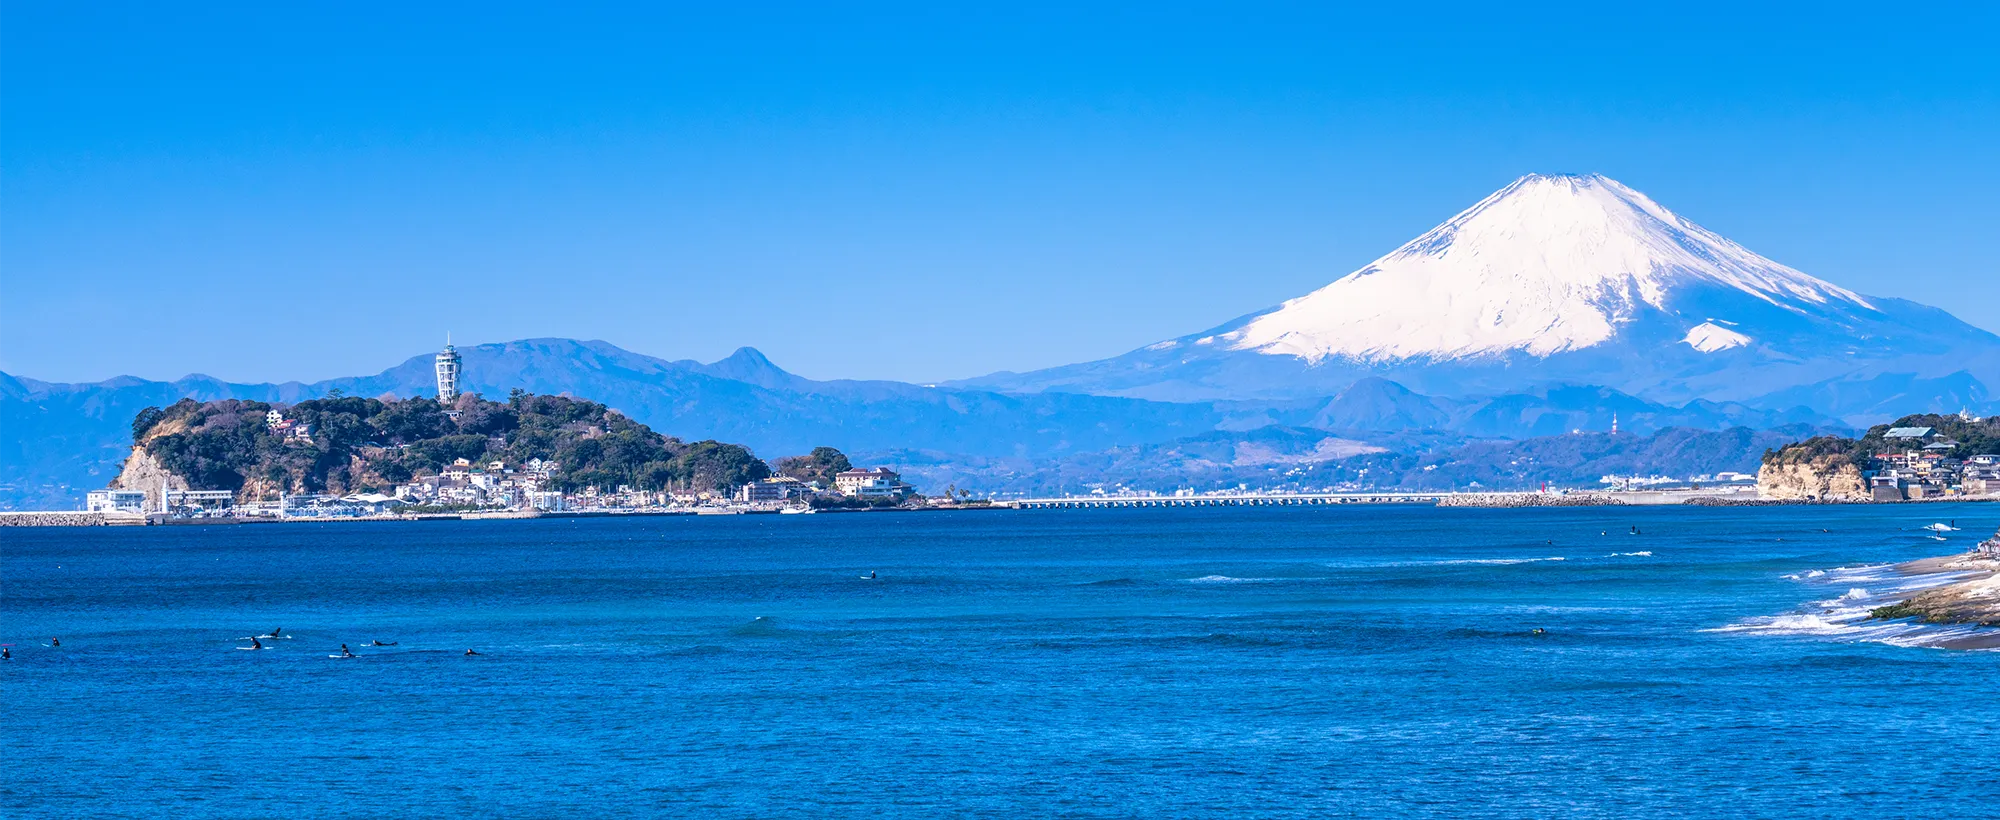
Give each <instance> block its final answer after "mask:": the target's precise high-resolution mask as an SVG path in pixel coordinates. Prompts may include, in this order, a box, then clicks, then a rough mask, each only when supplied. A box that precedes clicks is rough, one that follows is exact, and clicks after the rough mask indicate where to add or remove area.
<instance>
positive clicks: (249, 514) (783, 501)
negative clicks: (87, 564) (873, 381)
mask: <svg viewBox="0 0 2000 820" xmlns="http://www.w3.org/2000/svg"><path fill="white" fill-rule="evenodd" d="M302 435H310V433H309V432H306V433H302ZM560 469H561V465H560V464H558V463H556V462H554V461H544V460H542V459H533V460H531V461H529V462H528V463H526V464H523V465H520V466H519V468H518V469H517V468H514V467H509V466H508V465H507V464H505V463H504V462H500V461H491V462H487V463H484V464H474V463H472V462H471V461H469V460H467V459H463V458H461V459H458V460H456V461H454V462H453V463H452V464H451V465H449V466H447V467H445V468H444V469H443V470H440V471H439V472H438V474H437V475H430V476H421V477H418V478H417V479H415V480H413V481H410V482H408V483H406V484H402V485H399V486H397V487H396V488H395V490H394V494H384V493H351V494H348V495H341V496H336V495H319V494H298V495H289V494H288V495H282V496H280V497H279V498H278V499H277V500H275V501H252V502H245V503H240V504H239V503H236V500H235V496H234V494H233V493H231V492H230V491H228V490H174V489H165V488H162V490H160V491H159V492H158V493H149V492H147V491H146V490H127V489H110V490H93V491H91V492H90V493H89V494H88V495H87V496H86V500H85V503H86V509H88V510H89V511H91V512H104V513H114V514H132V515H149V514H165V515H170V516H176V517H186V518H194V517H231V518H357V517H363V516H371V515H384V514H390V513H394V512H396V511H398V509H400V508H407V507H419V508H421V507H451V508H457V509H483V510H512V511H523V512H525V511H540V512H565V511H577V512H588V511H593V510H602V511H613V510H623V511H636V510H651V511H662V512H666V511H675V510H688V511H693V510H696V509H701V510H715V509H727V510H732V511H745V510H759V509H761V510H767V511H768V510H774V509H779V508H783V507H808V506H811V505H812V504H813V502H814V501H817V500H822V499H829V498H857V499H867V500H873V499H885V498H886V499H891V500H898V501H900V500H903V499H906V498H909V497H910V496H912V495H914V494H915V489H914V488H913V487H911V486H910V485H909V484H906V483H904V482H903V480H902V476H900V475H898V474H897V473H896V472H895V471H894V470H890V469H888V468H886V467H875V468H872V469H866V470H848V471H845V472H842V473H839V474H837V475H835V476H834V477H833V486H832V487H831V488H821V487H818V486H816V485H813V484H809V483H806V482H803V481H800V480H798V479H796V478H792V477H790V476H775V477H772V478H767V479H764V480H762V481H753V482H750V483H748V484H744V485H741V486H739V487H737V488H735V491H734V492H731V493H727V494H724V493H715V492H708V491H702V492H694V491H672V490H668V491H660V490H636V489H633V488H632V487H630V486H625V485H620V486H618V487H615V488H599V487H588V488H585V489H584V490H583V491H582V492H577V493H564V492H560V491H558V490H556V489H555V488H554V486H553V485H552V482H551V479H552V477H553V476H554V475H555V473H556V472H557V471H558V470H560Z"/></svg>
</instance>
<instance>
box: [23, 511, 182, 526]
mask: <svg viewBox="0 0 2000 820" xmlns="http://www.w3.org/2000/svg"><path fill="white" fill-rule="evenodd" d="M144 523H146V519H145V517H144V516H138V515H108V514H105V513H95V512H75V511H59V510H58V511H43V512H0V527H103V526H107V525H113V526H115V525H121V524H127V525H133V524H144Z"/></svg>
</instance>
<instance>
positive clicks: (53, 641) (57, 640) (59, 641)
mask: <svg viewBox="0 0 2000 820" xmlns="http://www.w3.org/2000/svg"><path fill="white" fill-rule="evenodd" d="M49 645H50V646H62V639H61V638H50V639H49Z"/></svg>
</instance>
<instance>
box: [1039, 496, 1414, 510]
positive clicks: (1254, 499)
mask: <svg viewBox="0 0 2000 820" xmlns="http://www.w3.org/2000/svg"><path fill="white" fill-rule="evenodd" d="M1450 495H1453V493H1229V494H1220V495H1149V496H1137V495H1135V496H1118V495H1106V496H1066V497H1062V498H1023V499H1020V500H1017V501H1011V502H1008V503H1009V504H1011V505H1013V506H1014V507H1016V508H1018V509H1024V510H1048V509H1081V508H1098V507H1293V506H1317V505H1322V504H1436V503H1438V502H1440V501H1443V500H1444V499H1445V498H1446V497H1447V496H1450Z"/></svg>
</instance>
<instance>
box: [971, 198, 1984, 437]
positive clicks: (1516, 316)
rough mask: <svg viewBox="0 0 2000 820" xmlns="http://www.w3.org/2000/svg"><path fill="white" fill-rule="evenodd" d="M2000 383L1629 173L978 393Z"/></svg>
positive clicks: (1961, 355)
mask: <svg viewBox="0 0 2000 820" xmlns="http://www.w3.org/2000/svg"><path fill="white" fill-rule="evenodd" d="M1960 370H1968V371H1970V372H1972V373H1973V374H1974V375H1975V376H1977V377H1979V378H1983V379H1986V380H1988V381H1993V380H1995V379H1996V377H2000V337H1995V336H1994V335H1993V334H1991V333H1988V332H1986V331H1983V330H1980V329H1978V328H1975V327H1972V326H1970V325H1967V324H1965V323H1964V322H1961V321H1959V320H1958V319H1956V318H1954V317H1952V316H1951V315H1950V314H1947V313H1945V312H1944V311H1941V310H1937V309H1935V308H1930V307H1925V306H1923V305H1918V304H1915V303H1913V302H1907V301H1904V300H1900V299H1889V298H1880V297H1869V296H1863V295H1861V294H1857V293H1855V292H1853V291H1850V290H1847V289H1845V288H1842V287H1840V286H1838V285H1834V284H1832V283H1829V282H1826V281H1823V280H1820V279H1817V278H1814V277H1812V276H1810V275H1807V274H1805V273H1802V272H1800V271H1798V270H1794V269H1792V268H1789V267H1786V266H1785V265H1782V264H1779V263H1777V262H1773V261H1771V260H1769V259H1766V258H1764V257H1762V256H1759V255H1757V254H1756V253H1753V252H1751V251H1750V250H1749V249H1747V248H1744V247H1743V246H1741V245H1738V244H1736V243H1735V242H1732V241H1730V240H1728V239H1726V238H1724V237H1722V236H1720V235H1718V234H1716V233H1715V232H1713V231H1710V230H1708V229H1706V228H1703V227H1701V226H1700V225H1697V224H1695V223H1693V222H1691V221H1689V220H1687V219H1685V218H1683V217H1681V216H1679V215H1677V214H1675V213H1673V212H1672V211H1669V210H1667V209H1666V208H1665V207H1662V206H1661V205H1660V204H1658V203H1656V202H1654V201H1653V200H1651V199H1649V198H1647V197H1646V195H1644V194H1641V193H1639V192H1638V191H1635V190H1633V189H1631V188H1628V187H1626V186H1624V185H1622V184H1620V183H1618V182H1617V181H1615V180H1612V179H1609V178H1606V177H1603V176H1599V175H1595V174H1591V175H1581V176H1576V175H1542V174H1532V175H1529V176H1525V177H1522V178H1520V179H1518V180H1515V181H1514V182H1513V183H1512V184H1510V185H1508V186H1507V187H1505V188H1502V189H1501V190H1499V191H1498V192H1495V193H1494V194H1493V195H1491V196H1488V197H1486V198H1485V199H1484V200H1481V201H1480V202H1479V203H1478V204H1475V205H1473V206H1472V207H1471V208H1468V209H1466V210H1465V211H1464V212H1462V213H1460V214H1458V215H1457V216H1454V217H1452V218H1451V219H1449V220H1447V221H1445V222H1444V223H1443V224H1441V225H1439V226H1437V227H1436V228H1433V229H1431V230H1430V231H1428V232H1426V233H1425V234H1423V235H1422V236H1419V237H1417V238H1416V239H1414V240H1412V241H1410V242H1409V243H1407V244H1405V245H1403V246H1402V247H1400V248H1397V249H1396V250H1395V251H1392V252H1391V253H1389V254H1388V255H1386V256H1383V257H1382V258H1380V259H1377V260H1375V261H1374V262H1371V263H1369V264H1368V265H1366V266H1364V267H1362V268H1361V269H1360V270H1357V271H1355V272H1353V273H1350V274H1348V275H1346V276H1343V277H1341V278H1340V279H1338V280H1336V281H1334V282H1333V283H1332V284H1329V285H1327V286H1326V287H1323V288H1321V289H1319V290H1316V291H1314V292H1312V293H1309V294H1306V295H1305V296H1301V297H1299V298H1297V299H1293V300H1290V301H1288V302H1285V303H1284V304H1282V305H1279V306H1277V307H1274V308H1271V309H1269V310H1266V311H1263V312H1260V313H1255V314H1251V315H1249V316H1245V317H1242V318H1239V319H1237V320H1235V321H1232V322H1229V323H1227V324H1225V325H1222V326H1220V327H1217V328H1213V329H1211V330H1208V331H1204V332H1202V333H1196V334H1192V335H1189V336H1184V337H1181V338H1178V339H1171V340H1168V341H1164V342H1160V343H1158V344H1154V345H1149V346H1147V347H1145V348H1141V349H1140V350H1136V351H1133V352H1131V353H1128V354H1125V355H1123V356H1119V357H1115V358H1112V359H1106V360H1102V361H1098V362H1090V363H1086V364H1080V365H1071V366H1068V367H1059V368H1054V369H1051V370H1043V371H1037V372H1033V373H1026V374H1011V373H1001V374H994V375H993V376H988V377H984V378H981V379H975V380H972V381H971V382H969V383H970V384H977V385H981V386H986V387H998V388H1003V389H1016V390H1064V391H1072V392H1089V393H1107V394H1115V395H1126V396H1134V397H1145V398H1155V399H1169V400H1174V399H1179V400H1187V399H1211V398H1297V397H1306V396H1324V395H1330V394H1331V393H1334V392H1337V391H1339V390H1340V389H1342V388H1344V387H1346V386H1347V385H1349V384H1352V383H1353V382H1355V381H1357V380H1358V379H1361V378H1366V377H1371V376H1374V377H1385V378H1390V379H1394V380H1396V381H1399V382H1402V383H1404V384H1407V385H1409V386H1411V387H1414V388H1416V389H1418V390H1420V391H1423V392H1426V393H1432V394H1439V395H1467V394H1477V393H1495V392H1504V391H1511V390H1517V389H1522V388H1525V387H1529V386H1532V385H1536V384H1547V383H1551V382H1568V383H1576V384H1597V385H1605V386H1609V387H1613V388H1616V389H1619V390H1623V391H1626V392H1629V393H1634V394H1636V395H1641V396H1645V397H1647V398H1651V399H1655V400H1669V401H1686V400H1690V399H1714V400H1748V399H1755V398H1756V397H1759V396H1763V395H1766V394H1770V393H1773V392H1775V391H1779V390H1783V389H1788V388H1796V387H1800V386H1804V385H1812V384H1817V383H1820V382H1826V381H1830V380H1831V381H1848V380H1867V379H1872V378H1874V377H1877V376H1881V375H1884V374H1904V375H1911V376H1915V377H1918V378H1937V377H1942V376H1946V375H1949V374H1952V373H1954V372H1956V371H1960Z"/></svg>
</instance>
